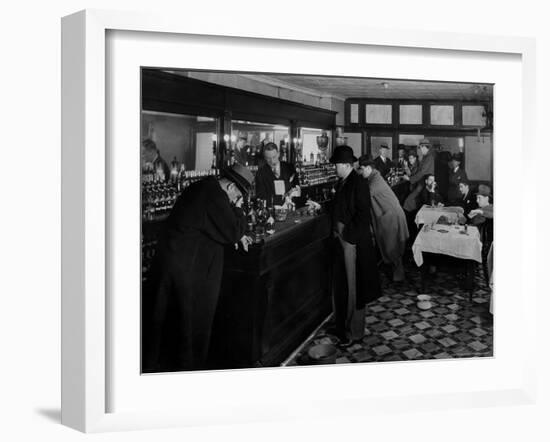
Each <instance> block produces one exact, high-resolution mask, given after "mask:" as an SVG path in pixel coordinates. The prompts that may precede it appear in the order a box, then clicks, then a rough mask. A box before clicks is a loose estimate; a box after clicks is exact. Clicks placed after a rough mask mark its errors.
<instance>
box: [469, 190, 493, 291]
mask: <svg viewBox="0 0 550 442" xmlns="http://www.w3.org/2000/svg"><path fill="white" fill-rule="evenodd" d="M476 199H477V205H478V208H477V209H474V210H472V211H471V212H469V213H468V218H470V223H471V224H473V225H474V226H477V228H478V229H479V239H480V240H481V244H482V248H481V256H482V259H483V273H484V274H485V280H486V281H487V282H488V281H489V274H488V267H487V256H488V253H489V249H490V247H491V245H492V243H493V195H492V194H491V188H490V187H489V186H487V185H485V184H480V185H479V187H478V190H477V193H476Z"/></svg>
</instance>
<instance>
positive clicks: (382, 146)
mask: <svg viewBox="0 0 550 442" xmlns="http://www.w3.org/2000/svg"><path fill="white" fill-rule="evenodd" d="M380 149H389V147H388V145H387V144H381V145H380Z"/></svg>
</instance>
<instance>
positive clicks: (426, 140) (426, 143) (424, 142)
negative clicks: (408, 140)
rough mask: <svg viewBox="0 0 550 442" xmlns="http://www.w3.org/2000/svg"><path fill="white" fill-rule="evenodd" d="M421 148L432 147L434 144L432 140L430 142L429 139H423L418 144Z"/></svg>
mask: <svg viewBox="0 0 550 442" xmlns="http://www.w3.org/2000/svg"><path fill="white" fill-rule="evenodd" d="M418 145H419V146H422V145H426V146H431V145H432V143H431V141H430V140H428V139H427V138H422V139H421V140H420V143H418Z"/></svg>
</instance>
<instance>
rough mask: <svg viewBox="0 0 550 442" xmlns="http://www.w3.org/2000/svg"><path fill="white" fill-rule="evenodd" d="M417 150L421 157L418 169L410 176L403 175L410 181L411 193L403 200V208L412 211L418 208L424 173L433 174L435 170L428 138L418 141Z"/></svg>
mask: <svg viewBox="0 0 550 442" xmlns="http://www.w3.org/2000/svg"><path fill="white" fill-rule="evenodd" d="M418 147H419V150H420V152H421V153H422V159H421V160H420V164H419V165H418V169H417V170H416V172H415V173H414V174H412V175H411V176H410V177H409V176H407V175H406V176H405V177H406V178H405V179H408V180H409V181H410V182H411V193H410V194H409V196H408V197H407V199H406V200H405V203H404V204H403V208H404V209H405V210H406V211H408V212H414V211H416V210H417V209H418V208H419V202H418V196H419V195H420V192H421V191H422V189H423V187H424V179H425V177H426V175H433V174H434V170H435V155H436V154H435V152H434V151H433V149H432V144H431V143H430V140H428V139H426V138H424V139H422V140H421V141H420V143H419V145H418Z"/></svg>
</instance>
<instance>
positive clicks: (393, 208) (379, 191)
mask: <svg viewBox="0 0 550 442" xmlns="http://www.w3.org/2000/svg"><path fill="white" fill-rule="evenodd" d="M358 172H359V174H360V175H362V176H363V178H366V179H367V180H368V182H369V188H370V200H371V212H372V227H373V229H374V236H375V238H376V243H377V245H378V248H379V250H380V254H381V255H382V260H383V261H384V263H385V264H389V265H391V266H392V270H393V281H394V282H398V281H403V280H404V279H405V270H404V268H403V254H404V253H405V245H406V243H407V239H408V238H409V229H408V227H407V220H406V218H405V213H404V212H403V209H402V207H401V205H400V204H399V200H398V199H397V197H396V195H395V194H394V192H393V191H392V189H391V188H390V186H389V185H388V183H386V181H385V180H384V178H382V176H381V175H380V172H379V171H378V170H376V168H375V166H374V163H373V162H372V161H370V160H369V159H368V157H367V156H366V155H363V156H362V157H361V158H359V170H358Z"/></svg>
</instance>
